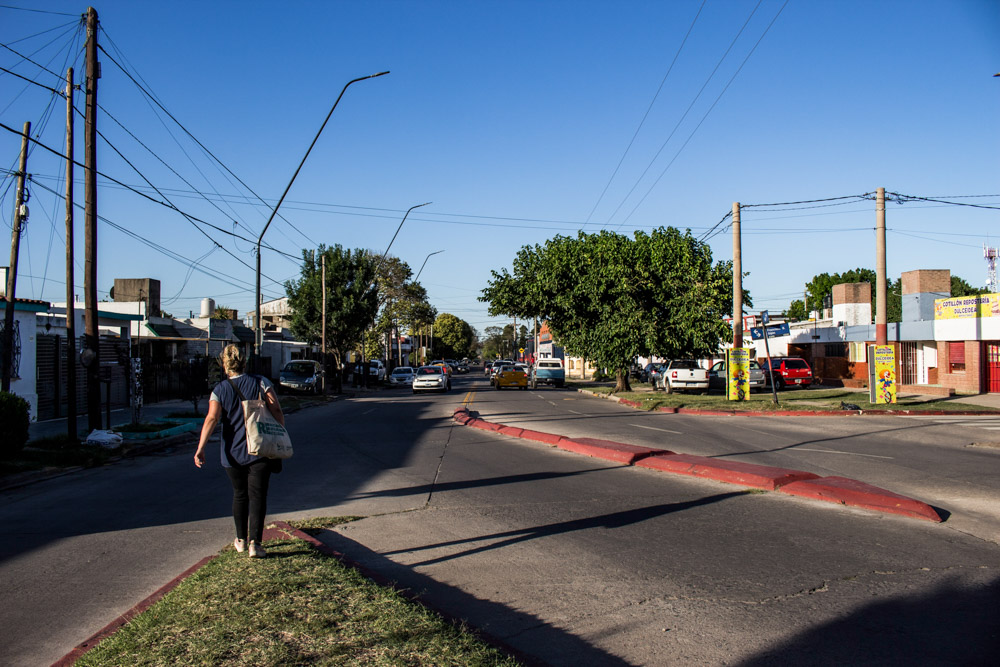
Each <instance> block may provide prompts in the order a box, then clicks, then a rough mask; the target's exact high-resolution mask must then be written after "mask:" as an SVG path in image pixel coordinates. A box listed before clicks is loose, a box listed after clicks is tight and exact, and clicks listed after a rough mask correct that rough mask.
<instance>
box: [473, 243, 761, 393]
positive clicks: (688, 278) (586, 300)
mask: <svg viewBox="0 0 1000 667" xmlns="http://www.w3.org/2000/svg"><path fill="white" fill-rule="evenodd" d="M732 292H733V281H732V263H731V262H719V263H716V264H713V263H712V253H711V249H710V248H709V247H708V245H707V244H705V243H701V242H699V241H697V240H695V239H694V237H692V236H691V232H690V230H688V231H687V232H684V233H682V232H680V231H679V230H677V229H674V228H672V227H667V228H663V227H660V228H658V229H656V230H654V231H653V232H651V233H649V234H646V233H643V232H636V234H635V237H634V238H629V237H627V236H623V235H620V234H615V233H612V232H608V231H601V232H599V233H596V234H586V233H584V232H580V233H579V234H578V235H577V236H576V237H575V238H572V237H566V236H557V237H555V238H553V239H550V240H549V241H547V242H546V243H545V245H544V246H540V245H535V246H524V247H522V248H521V250H520V251H519V252H518V253H517V255H516V256H515V258H514V263H513V271H512V272H508V271H507V269H503V270H502V271H501V272H499V273H497V272H496V271H494V272H493V278H492V280H490V282H489V284H488V286H487V287H486V288H485V289H484V290H483V295H482V296H481V297H480V300H481V301H484V302H487V303H489V310H490V314H491V315H494V316H496V315H507V316H515V315H516V316H517V317H520V318H524V319H525V320H527V319H528V318H533V317H539V318H541V319H546V320H547V321H548V324H549V329H550V330H551V331H552V334H553V336H554V337H555V338H556V339H557V340H558V341H559V342H560V343H561V344H562V345H563V346H565V348H566V349H567V350H568V351H569V352H571V353H573V354H577V355H580V356H583V357H586V358H588V359H590V360H592V361H593V362H595V364H596V365H597V366H599V367H603V368H606V369H608V370H611V371H614V372H615V374H616V377H617V384H616V387H615V391H627V390H628V389H629V388H630V386H629V382H628V373H627V369H628V367H629V365H630V364H631V363H632V361H633V360H634V359H635V358H636V357H639V356H650V355H658V356H663V357H680V356H695V357H703V356H710V355H713V354H715V353H717V352H718V349H719V344H720V341H721V340H722V338H723V337H725V336H726V335H727V333H728V326H727V324H726V322H725V320H724V319H723V318H724V317H725V316H726V315H728V314H729V313H730V311H731V310H732ZM745 301H746V302H747V303H748V305H749V304H750V300H749V296H747V297H745Z"/></svg>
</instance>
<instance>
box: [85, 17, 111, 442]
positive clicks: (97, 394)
mask: <svg viewBox="0 0 1000 667" xmlns="http://www.w3.org/2000/svg"><path fill="white" fill-rule="evenodd" d="M86 51H87V89H86V95H87V110H86V116H85V122H84V125H85V130H84V152H85V153H86V155H85V157H84V161H85V163H86V169H85V172H84V197H85V200H86V201H85V202H84V219H85V222H84V228H85V229H84V237H85V243H84V255H85V259H84V271H83V292H84V302H85V303H84V306H85V314H84V328H85V329H86V338H85V340H86V343H85V344H84V349H83V353H82V356H83V365H84V367H86V369H87V430H89V431H93V430H94V429H99V428H101V378H100V368H101V342H100V338H99V337H98V330H97V79H99V78H100V76H101V74H100V67H99V65H98V63H97V10H96V9H94V8H93V7H88V8H87V46H86ZM109 426H110V424H109Z"/></svg>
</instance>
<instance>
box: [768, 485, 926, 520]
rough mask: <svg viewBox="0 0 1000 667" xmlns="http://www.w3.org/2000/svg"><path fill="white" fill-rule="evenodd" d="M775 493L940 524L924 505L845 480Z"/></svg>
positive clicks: (882, 490) (792, 486) (787, 488)
mask: <svg viewBox="0 0 1000 667" xmlns="http://www.w3.org/2000/svg"><path fill="white" fill-rule="evenodd" d="M778 491H780V492H781V493H787V494H789V495H793V496H801V497H803V498H812V499H813V500H825V501H827V502H831V503H840V504H841V505H851V506H853V507H862V508H864V509H869V510H876V511H878V512H888V513H890V514H900V515H902V516H908V517H912V518H914V519H925V520H927V521H934V522H937V523H940V522H941V521H942V519H941V517H940V515H938V513H937V511H936V510H935V509H934V508H933V507H931V506H930V505H928V504H927V503H923V502H920V501H919V500H914V499H913V498H907V497H906V496H901V495H899V494H897V493H893V492H892V491H886V490H885V489H880V488H879V487H877V486H872V485H870V484H865V483H864V482H859V481H857V480H855V479H848V478H847V477H822V478H819V479H809V480H804V481H801V482H793V483H791V484H788V485H786V486H783V487H781V488H780V489H778Z"/></svg>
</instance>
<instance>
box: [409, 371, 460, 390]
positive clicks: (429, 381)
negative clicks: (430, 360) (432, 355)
mask: <svg viewBox="0 0 1000 667" xmlns="http://www.w3.org/2000/svg"><path fill="white" fill-rule="evenodd" d="M411 386H412V387H413V393H414V394H416V393H417V392H421V391H440V392H441V393H444V392H446V391H448V390H449V389H451V377H450V376H449V375H448V371H446V370H445V369H444V367H443V366H421V367H420V368H418V369H417V372H416V374H415V375H414V376H413V384H412V385H411Z"/></svg>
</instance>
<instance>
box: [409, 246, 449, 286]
mask: <svg viewBox="0 0 1000 667" xmlns="http://www.w3.org/2000/svg"><path fill="white" fill-rule="evenodd" d="M443 252H444V250H437V251H435V252H432V253H430V255H427V257H424V263H423V264H421V265H420V270H419V271H417V277H416V278H414V279H413V282H417V281H418V280H420V274H421V273H423V272H424V267H425V266H427V260H429V259H430V258H431V256H432V255H440V254H441V253H443Z"/></svg>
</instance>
